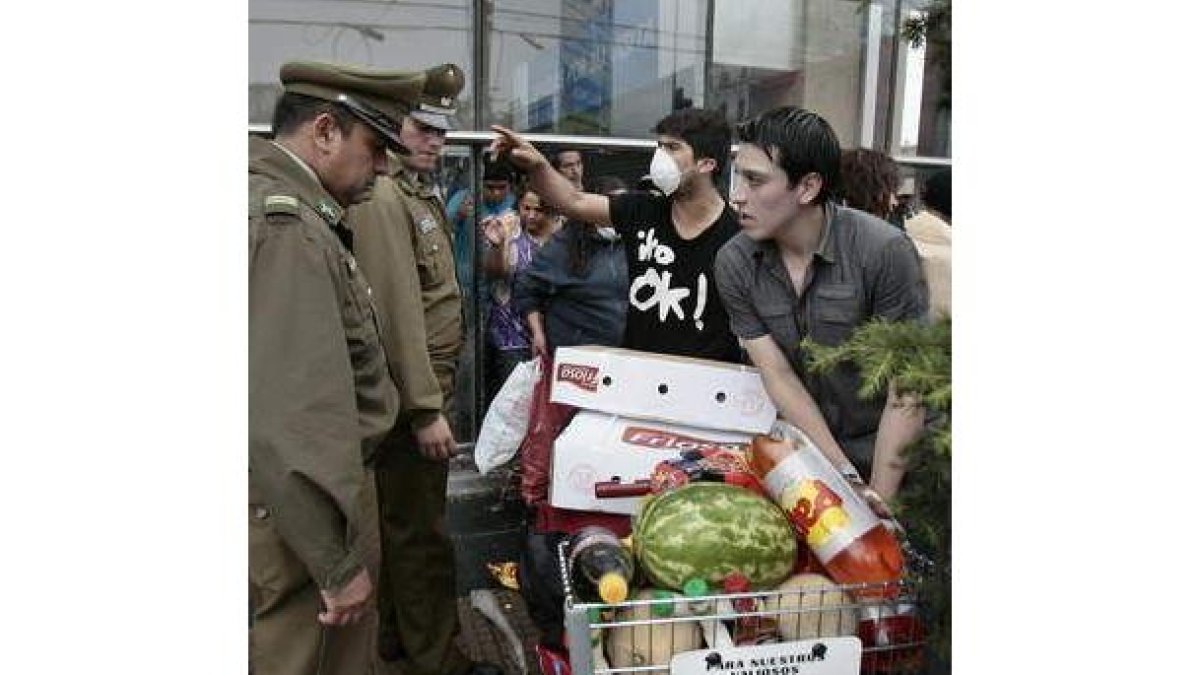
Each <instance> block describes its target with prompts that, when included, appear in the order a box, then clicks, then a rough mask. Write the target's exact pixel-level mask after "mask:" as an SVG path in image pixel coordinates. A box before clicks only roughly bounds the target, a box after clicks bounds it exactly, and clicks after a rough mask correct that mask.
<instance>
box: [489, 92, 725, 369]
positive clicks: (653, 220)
mask: <svg viewBox="0 0 1200 675" xmlns="http://www.w3.org/2000/svg"><path fill="white" fill-rule="evenodd" d="M492 129H493V130H495V131H496V132H497V133H499V134H500V136H499V137H498V138H496V140H495V141H493V142H492V146H491V148H490V150H491V151H492V152H493V153H499V154H507V155H509V157H510V158H511V161H512V163H513V164H515V165H516V166H518V167H520V168H521V169H524V170H525V171H526V172H528V174H529V178H530V182H531V184H532V185H533V188H534V190H536V191H537V192H538V194H540V195H542V196H543V197H545V198H546V200H547V201H548V202H550V204H551V205H553V206H555V207H556V208H557V209H558V210H559V211H560V212H561V213H563V214H564V215H566V216H567V217H568V218H571V219H575V220H579V221H581V222H585V223H593V224H596V225H597V226H602V227H603V226H608V225H611V226H612V227H613V228H615V229H616V230H617V232H618V233H620V234H621V237H622V240H623V242H624V245H625V255H626V258H628V261H629V305H628V309H627V313H626V321H625V341H624V346H625V347H628V348H630V349H640V350H643V351H649V352H658V353H660V354H678V355H681V356H693V357H697V358H704V359H714V360H719V361H729V362H737V361H739V359H740V352H739V348H738V344H737V339H736V338H735V337H734V336H733V333H732V332H731V331H730V329H729V317H728V315H727V314H726V313H725V308H724V306H722V304H721V299H720V297H719V296H718V294H717V289H716V285H715V283H714V280H713V261H714V260H715V259H716V256H717V251H718V250H720V248H721V246H722V245H724V244H725V242H726V241H729V239H730V238H732V237H733V236H734V235H735V234H737V233H738V222H737V216H736V214H735V213H734V212H733V211H732V210H731V209H730V207H729V205H728V204H727V203H726V202H725V198H724V197H723V196H721V193H720V192H719V191H718V190H717V183H716V181H717V180H718V179H719V177H720V176H721V174H722V172H723V171H724V169H725V165H726V164H728V163H729V144H730V140H731V139H732V130H731V129H730V127H729V124H728V122H726V121H725V118H724V117H723V116H722V115H721V114H720V113H718V112H716V111H712V110H701V109H695V108H689V109H685V110H678V111H676V112H673V113H671V114H670V115H667V116H666V117H664V118H663V119H661V120H659V122H658V124H656V125H655V126H654V133H655V134H657V136H658V139H657V140H658V148H657V149H656V150H655V152H654V159H653V161H651V163H650V175H651V177H652V178H653V179H654V183H655V185H656V186H657V187H658V189H659V190H660V191H661V192H662V193H663V195H662V196H660V195H654V194H645V193H631V194H623V195H618V196H615V197H611V198H610V197H605V196H602V195H597V194H591V193H587V192H583V191H581V190H577V189H576V188H575V187H574V186H572V185H571V183H570V182H569V181H568V180H567V179H566V178H564V177H562V176H561V175H560V174H559V173H558V172H556V171H555V170H554V169H553V168H552V167H551V166H550V163H549V162H548V161H547V160H546V158H545V157H544V156H543V155H542V154H541V153H540V152H538V151H537V149H535V148H534V147H533V145H532V144H530V143H529V141H527V140H525V139H524V138H522V137H521V136H519V135H517V134H515V133H514V132H512V131H511V130H509V129H506V128H505V127H502V126H498V125H493V126H492Z"/></svg>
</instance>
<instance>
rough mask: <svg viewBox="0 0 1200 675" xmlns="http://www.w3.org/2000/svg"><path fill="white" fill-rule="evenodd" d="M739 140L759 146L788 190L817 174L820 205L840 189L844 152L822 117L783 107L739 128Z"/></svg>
mask: <svg viewBox="0 0 1200 675" xmlns="http://www.w3.org/2000/svg"><path fill="white" fill-rule="evenodd" d="M737 134H738V140H740V141H741V142H743V143H749V144H751V145H755V146H758V147H759V148H761V149H762V151H763V152H765V153H767V156H769V157H770V158H771V161H773V162H775V164H776V165H778V166H779V168H781V169H783V171H784V173H786V174H787V177H788V186H789V187H796V183H798V182H800V179H801V178H803V177H804V176H806V175H808V174H810V173H815V174H817V175H818V176H820V177H821V180H822V185H821V192H819V193H818V194H817V202H818V203H823V202H826V201H828V200H829V199H830V196H831V195H832V194H833V191H834V190H835V189H836V188H837V185H838V181H839V176H840V171H839V164H840V162H841V153H842V148H841V146H840V145H838V139H837V134H835V133H834V132H833V127H831V126H829V122H826V121H825V119H824V118H823V117H821V116H820V115H818V114H816V113H814V112H809V111H808V110H804V109H802V108H797V107H795V106H790V105H787V106H780V107H778V108H773V109H771V110H768V111H766V112H764V113H761V114H759V115H758V116H757V117H754V118H753V119H750V120H747V121H745V122H742V123H741V124H739V125H738V126H737Z"/></svg>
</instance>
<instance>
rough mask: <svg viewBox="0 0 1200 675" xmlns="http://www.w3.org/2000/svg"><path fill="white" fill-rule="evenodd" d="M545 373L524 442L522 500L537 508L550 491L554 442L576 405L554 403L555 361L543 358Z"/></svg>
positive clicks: (540, 382)
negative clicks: (552, 394)
mask: <svg viewBox="0 0 1200 675" xmlns="http://www.w3.org/2000/svg"><path fill="white" fill-rule="evenodd" d="M541 370H542V374H541V377H540V378H539V379H538V382H537V388H536V389H535V390H534V392H533V410H532V412H531V413H530V415H529V418H530V420H529V431H528V433H526V434H525V440H524V441H523V442H522V443H521V498H522V499H524V500H525V503H526V504H528V505H530V506H533V505H535V504H538V503H541V502H544V501H546V496H547V494H548V493H549V491H550V457H551V454H552V453H553V452H554V439H556V438H558V434H559V432H560V431H562V430H563V427H565V426H567V422H570V421H571V417H572V416H574V415H575V410H576V408H575V406H570V405H564V404H562V403H554V402H553V401H551V400H550V382H551V381H552V380H553V374H554V362H553V361H552V360H551V358H550V356H549V355H546V356H543V357H542V368H541Z"/></svg>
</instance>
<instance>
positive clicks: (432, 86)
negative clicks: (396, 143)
mask: <svg viewBox="0 0 1200 675" xmlns="http://www.w3.org/2000/svg"><path fill="white" fill-rule="evenodd" d="M466 83H467V80H466V77H465V76H464V75H463V71H462V68H459V67H458V66H456V65H454V64H453V63H443V64H442V65H440V66H434V67H432V68H430V69H428V70H426V71H425V87H424V89H422V90H421V96H420V100H419V101H418V103H417V105H416V107H414V108H413V110H412V111H411V112H409V113H408V114H409V116H410V117H412V118H413V119H415V120H419V121H421V122H424V123H425V124H428V125H429V126H431V127H437V128H438V129H445V130H449V129H452V128H453V127H454V113H455V112H456V110H455V108H456V106H457V105H458V100H457V99H458V94H459V92H461V91H462V89H463V86H464V85H465V84H466Z"/></svg>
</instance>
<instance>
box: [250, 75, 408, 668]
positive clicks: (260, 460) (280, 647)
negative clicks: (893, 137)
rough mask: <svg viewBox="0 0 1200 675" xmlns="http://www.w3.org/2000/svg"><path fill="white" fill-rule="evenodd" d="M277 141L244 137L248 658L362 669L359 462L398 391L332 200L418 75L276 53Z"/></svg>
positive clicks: (373, 531)
mask: <svg viewBox="0 0 1200 675" xmlns="http://www.w3.org/2000/svg"><path fill="white" fill-rule="evenodd" d="M279 76H280V79H281V80H282V82H283V85H284V94H283V96H282V97H281V98H280V100H279V102H278V103H277V105H276V109H275V118H274V123H273V126H274V130H275V135H276V138H275V140H274V141H268V140H264V139H261V138H251V139H250V151H249V155H250V188H249V216H250V299H249V300H250V336H249V339H250V355H249V364H250V387H249V398H250V411H249V412H250V418H249V421H250V526H249V531H250V593H251V603H252V607H253V611H254V616H253V622H252V626H251V631H250V664H251V668H252V669H253V672H254V673H255V675H276V674H279V675H309V674H311V673H326V674H329V675H334V674H336V675H358V674H360V673H366V672H369V671H370V668H371V664H372V657H371V652H372V651H373V650H372V645H373V644H374V634H375V630H376V624H377V619H376V615H375V611H374V606H373V602H372V597H371V594H372V591H373V588H374V583H373V579H372V577H373V576H374V574H375V568H376V567H377V565H378V555H379V553H378V545H379V544H378V530H377V528H378V523H377V521H376V509H377V506H376V503H375V497H374V484H373V477H372V475H371V472H370V470H369V469H368V468H366V467H369V466H370V464H371V463H372V462H373V460H374V455H375V449H376V446H377V444H378V442H379V440H380V439H381V438H382V437H383V436H384V435H385V434H386V433H387V431H388V430H389V429H391V427H392V425H393V423H394V421H395V418H396V413H397V410H398V395H397V392H396V388H395V385H394V384H393V381H392V378H391V376H390V374H389V373H388V369H387V361H386V359H385V357H384V351H383V345H382V344H381V342H380V334H379V329H378V324H377V317H376V316H375V310H374V308H373V300H372V297H371V289H370V287H369V286H368V285H367V281H366V279H365V278H364V275H363V274H362V271H361V270H360V269H359V267H358V263H357V261H356V259H355V256H354V254H353V253H352V252H351V251H352V247H353V238H352V236H351V234H350V231H349V229H348V228H347V227H346V223H345V221H344V216H345V212H346V208H347V207H348V206H349V205H350V204H352V203H354V202H355V201H358V200H361V199H363V198H365V196H366V195H367V194H368V193H369V191H370V189H371V186H372V184H373V183H374V180H375V176H376V175H377V174H380V173H383V172H384V171H385V169H386V147H387V146H392V147H394V148H396V149H397V150H400V149H402V146H401V144H400V128H399V121H400V119H401V118H402V117H403V115H404V114H405V113H406V112H407V109H408V108H409V107H411V106H412V105H413V104H414V103H415V99H416V96H417V94H418V93H419V92H420V90H421V88H422V87H423V85H424V80H425V77H424V74H423V73H407V72H402V71H372V70H366V69H361V68H354V67H348V66H340V65H334V64H326V63H314V62H292V63H288V64H285V65H284V66H283V68H282V69H281V70H280V73H279Z"/></svg>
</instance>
